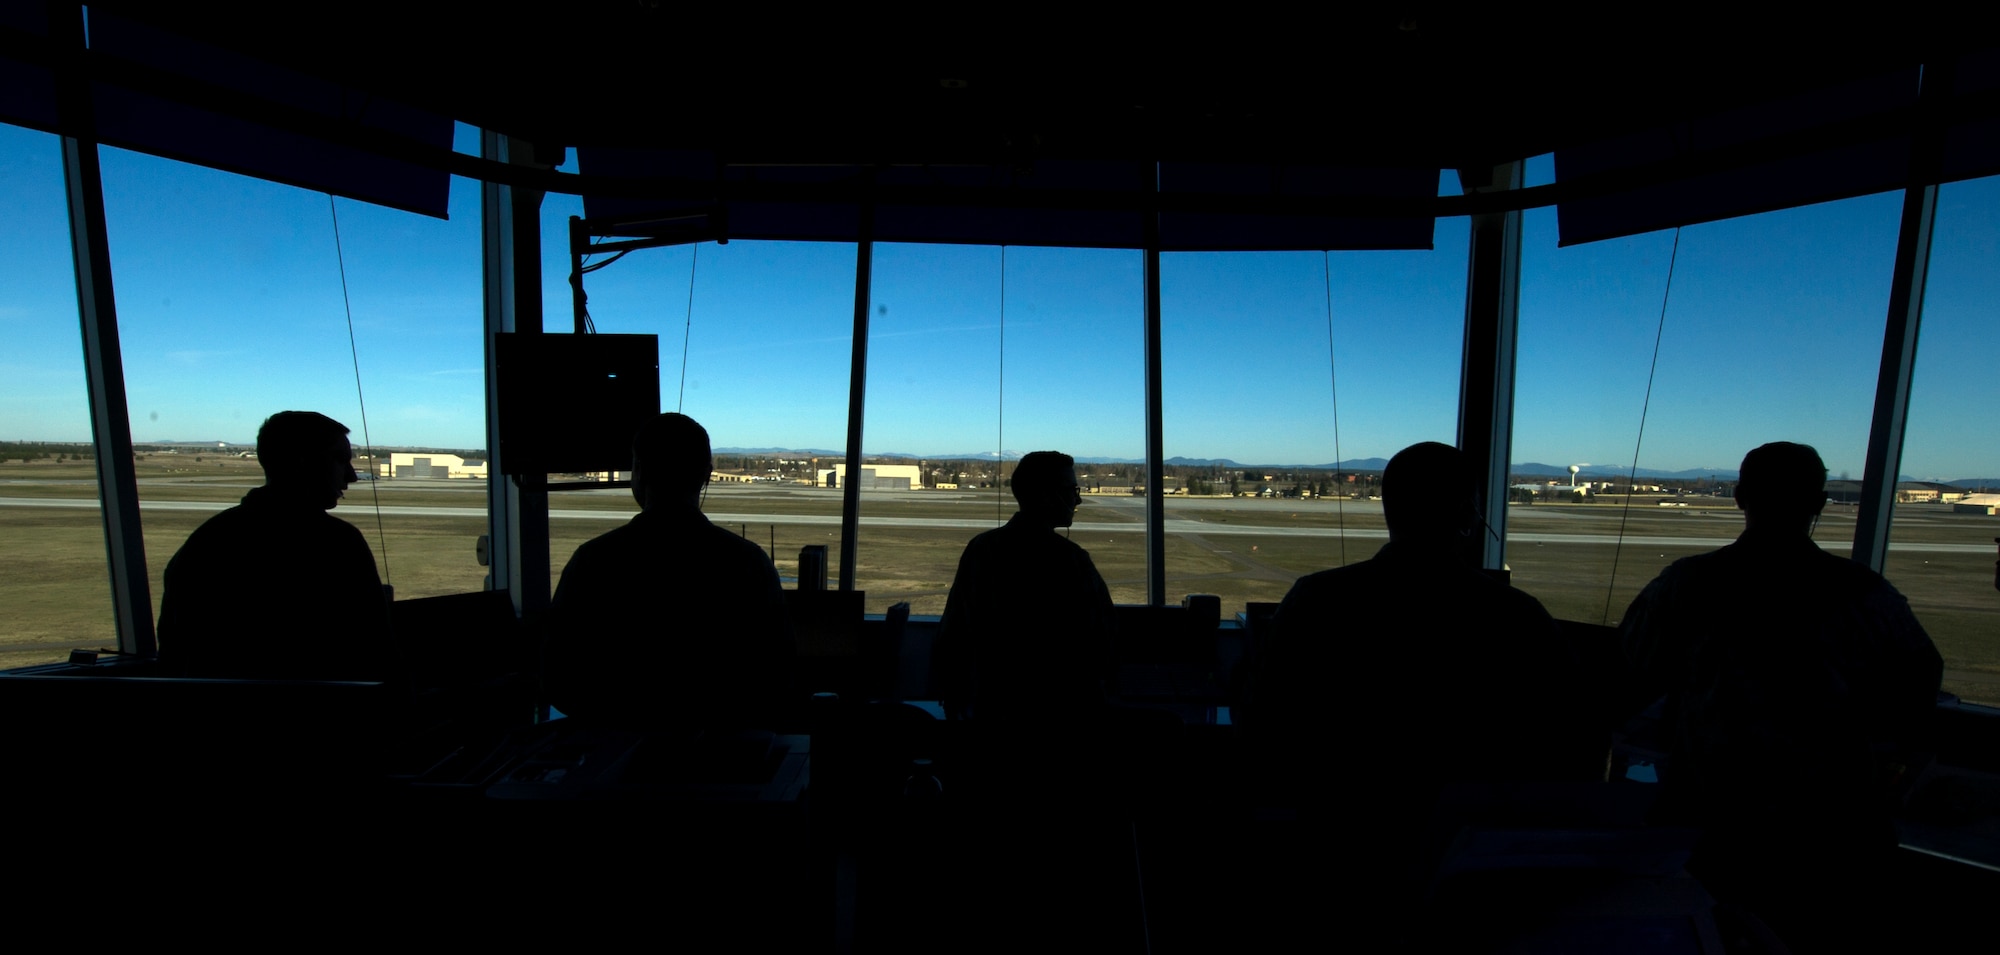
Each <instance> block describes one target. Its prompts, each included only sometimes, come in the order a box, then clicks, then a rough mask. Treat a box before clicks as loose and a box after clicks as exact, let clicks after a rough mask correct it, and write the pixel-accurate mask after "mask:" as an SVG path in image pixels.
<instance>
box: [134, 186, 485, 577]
mask: <svg viewBox="0 0 2000 955" xmlns="http://www.w3.org/2000/svg"><path fill="white" fill-rule="evenodd" d="M101 154H102V156H103V165H104V190H105V208H106V220H107V224H108V232H109V235H110V240H111V255H112V266H113V271H114V275H115V282H116V288H117V293H118V307H119V322H120V336H121V344H122V348H123V353H124V360H125V372H126V377H125V383H126V394H127V400H128V407H129V411H130V415H131V421H132V438H133V442H134V447H135V455H136V458H137V461H136V463H137V468H138V477H139V483H140V499H141V507H142V514H143V517H144V526H145V540H146V559H147V565H148V570H149V573H150V576H151V581H152V596H153V600H154V607H155V612H157V608H158V602H159V599H160V596H161V583H160V581H161V575H162V574H163V572H164V570H165V567H166V564H167V562H168V561H169V560H171V559H172V558H173V555H174V553H175V552H176V551H177V550H178V549H179V548H180V545H181V543H182V542H183V541H185V540H186V538H187V535H188V534H189V533H190V532H192V531H193V530H194V529H195V528H196V527H197V526H199V525H200V524H201V523H202V522H203V521H205V520H207V519H208V518H209V517H210V516H212V515H213V514H214V513H215V512H217V511H221V510H223V509H226V508H228V507H230V506H232V505H233V504H235V503H236V502H237V501H238V500H240V499H241V498H242V497H243V495H244V494H245V493H246V492H247V491H248V490H249V489H250V488H253V487H256V486H258V485H259V484H261V483H262V481H263V475H262V471H261V469H260V467H259V466H258V462H257V461H256V459H255V457H254V454H252V453H251V452H253V451H254V448H255V442H256V436H257V429H258V427H259V425H260V424H261V423H262V422H263V420H264V419H265V418H266V417H267V416H269V415H271V414H273V413H275V412H277V411H281V410H292V409H296V410H312V411H319V412H322V413H324V414H327V415H329V416H331V417H333V418H335V419H337V420H339V421H341V422H342V423H344V424H346V425H347V426H348V428H349V429H350V430H351V434H350V435H349V437H350V440H351V442H352V443H353V445H354V449H355V455H356V456H355V459H354V466H355V469H356V471H357V472H358V473H359V474H360V475H361V476H362V477H363V480H360V481H358V482H356V483H355V484H354V485H353V486H351V487H349V488H348V490H347V493H346V497H345V499H344V500H343V501H342V502H341V504H340V506H339V507H338V508H337V509H336V510H335V511H334V514H335V515H336V516H337V517H340V518H342V519H344V520H347V521H348V522H350V523H352V524H354V525H355V526H356V527H358V528H360V529H361V530H362V532H363V536H364V537H366V538H367V540H368V542H369V545H370V546H371V547H372V548H373V549H374V550H375V560H376V567H377V570H378V571H379V572H380V573H381V575H382V577H383V580H384V582H386V583H389V584H392V585H393V586H394V587H395V588H396V596H397V597H398V599H407V598H412V597H423V596H431V595H436V594H446V593H460V592H465V591H473V590H479V589H481V586H482V581H483V578H484V573H485V571H484V569H483V568H481V567H480V566H479V564H478V561H477V556H476V544H477V541H478V538H479V536H480V535H481V534H484V533H486V493H485V492H486V487H485V482H484V481H482V480H477V479H476V478H473V477H468V475H476V474H478V473H480V472H481V471H482V470H483V460H484V457H485V450H484V446H485V443H486V441H485V377H484V368H483V357H482V356H483V349H482V346H481V343H480V339H479V335H478V332H477V328H478V325H477V322H476V316H478V315H479V314H480V295H481V292H480V263H479V236H478V219H479V217H478V213H477V210H478V186H477V184H476V183H472V182H468V181H462V180H461V181H454V182H453V184H452V192H451V205H452V211H453V212H454V213H455V217H454V218H453V219H452V220H450V221H440V220H434V219H429V218H425V217H422V216H417V215H413V214H410V213H404V212H398V211H394V210H389V209H384V208H380V207H376V206H372V205H368V204H365V203H359V202H353V201H349V200H345V199H341V200H335V201H334V206H335V208H336V209H337V210H338V221H339V245H338V247H336V244H335V234H334V232H335V227H334V214H333V212H332V211H331V210H330V209H329V205H328V198H327V196H326V195H325V194H323V193H312V192H307V191H305V190H301V189H296V188H292V187H288V186H281V185H277V184H274V183H269V182H264V181H261V180H256V179H250V178H246V177H242V176H236V175H232V174H229V173H223V172H218V171H215V170H211V169H204V168H200V167H196V166H190V165H186V164H182V163H177V162H173V161H170V160H165V159H159V158H155V157H152V156H146V155H141V154H137V153H132V152H126V151H122V150H117V149H111V148H104V149H102V150H101ZM343 268H344V281H343ZM350 306H351V309H352V321H353V326H352V333H351V334H352V339H351V340H350V331H349V324H348V321H349V319H348V309H349V307H350ZM357 364H358V365H359V369H358V376H357V367H356V366H357ZM364 397H365V400H366V406H367V416H366V420H365V422H364V418H363V415H362V413H361V405H362V399H363V398H364ZM371 444H372V447H371ZM418 457H428V458H430V459H431V460H432V461H433V463H434V464H435V463H438V462H456V463H455V464H453V465H452V466H450V467H436V466H432V467H428V468H425V467H421V466H419V465H417V461H416V459H417V458H418ZM378 505H379V507H378Z"/></svg>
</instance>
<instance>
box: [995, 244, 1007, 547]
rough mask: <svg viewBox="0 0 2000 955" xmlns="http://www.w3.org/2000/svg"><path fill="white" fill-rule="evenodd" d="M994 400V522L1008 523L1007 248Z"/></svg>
mask: <svg viewBox="0 0 2000 955" xmlns="http://www.w3.org/2000/svg"><path fill="white" fill-rule="evenodd" d="M998 391H999V393H998V395H997V396H996V397H995V399H994V400H995V402H996V405H997V410H996V411H995V412H994V417H995V418H996V419H997V420H996V422H995V425H994V431H995V433H994V435H993V476H994V481H993V522H994V523H996V524H1000V523H1005V522H1006V520H1007V517H1006V513H1005V512H1006V510H1007V495H1006V494H1005V493H1004V491H1003V490H1002V488H1001V485H1002V484H1003V483H1005V482H1003V481H1002V480H1000V476H1001V471H1002V469H1004V468H1005V467H1006V466H1007V247H1006V246H1004V245H1003V246H1001V247H1000V385H999V389H998Z"/></svg>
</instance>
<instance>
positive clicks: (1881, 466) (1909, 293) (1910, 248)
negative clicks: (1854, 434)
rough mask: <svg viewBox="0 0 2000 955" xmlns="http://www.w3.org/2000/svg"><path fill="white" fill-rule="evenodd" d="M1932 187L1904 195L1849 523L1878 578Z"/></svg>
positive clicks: (1899, 457)
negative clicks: (1857, 499)
mask: <svg viewBox="0 0 2000 955" xmlns="http://www.w3.org/2000/svg"><path fill="white" fill-rule="evenodd" d="M1937 192H1938V187H1936V186H1919V187H1914V188H1910V189H1907V190H1904V192H1903V216H1902V224H1901V228H1900V229H1899V230H1898V232H1897V236H1896V265H1895V272H1894V274H1893V276H1892V277H1891V279H1890V284H1889V314H1888V318H1887V320H1886V321H1885V323H1884V327H1883V330H1882V365H1881V369H1880V371H1879V372H1878V374H1877V376H1876V383H1875V411H1874V416H1873V417H1872V419H1871V420H1870V422H1869V427H1868V457H1867V460H1866V461H1865V462H1864V463H1863V465H1862V473H1861V488H1862V497H1861V508H1860V513H1859V514H1858V515H1856V519H1855V522H1854V551H1853V555H1854V560H1855V561H1856V562H1858V563H1861V564H1864V565H1866V566H1867V567H1868V568H1869V569H1871V570H1874V571H1875V572H1876V573H1881V572H1882V568H1883V565H1884V563H1885V561H1886V560H1887V559H1888V554H1889V522H1890V519H1891V517H1893V515H1894V512H1895V508H1896V475H1897V472H1899V471H1901V470H1902V464H1903V433H1904V429H1905V427H1906V426H1907V425H1908V423H1909V415H1910V385H1911V381H1912V379H1913V378H1914V376H1915V373H1916V364H1917V330H1918V327H1919V326H1920V325H1921V324H1922V318H1923V311H1924V285H1925V282H1926V279H1927V278H1928V275H1929V272H1930V257H1931V233H1932V231H1933V228H1934V227H1935V225H1936V222H1937Z"/></svg>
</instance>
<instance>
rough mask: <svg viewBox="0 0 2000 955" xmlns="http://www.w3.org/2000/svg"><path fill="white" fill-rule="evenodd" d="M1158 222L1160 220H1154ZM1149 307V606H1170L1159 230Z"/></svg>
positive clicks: (1151, 249)
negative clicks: (1168, 593) (1162, 400)
mask: <svg viewBox="0 0 2000 955" xmlns="http://www.w3.org/2000/svg"><path fill="white" fill-rule="evenodd" d="M1154 221H1155V222H1157V219H1156V218H1155V219H1154ZM1145 256H1146V264H1145V269H1144V272H1145V283H1146V291H1145V304H1146V330H1145V335H1146V343H1145V347H1146V602H1147V603H1149V604H1152V605H1154V606H1160V605H1163V604H1165V603H1166V602H1167V515H1166V500H1167V499H1166V493H1165V488H1164V486H1163V485H1165V483H1166V460H1165V456H1166V454H1165V448H1166V440H1165V429H1164V427H1163V426H1162V420H1161V413H1160V408H1161V396H1160V395H1161V392H1160V386H1161V376H1160V243H1159V230H1158V228H1157V227H1155V228H1154V229H1152V230H1151V231H1150V233H1149V235H1148V236H1147V242H1146V249H1145Z"/></svg>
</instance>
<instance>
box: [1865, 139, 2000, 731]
mask: <svg viewBox="0 0 2000 955" xmlns="http://www.w3.org/2000/svg"><path fill="white" fill-rule="evenodd" d="M1936 221H1937V227H1936V232H1935V234H1934V235H1933V237H1932V241H1931V261H1930V279H1929V283H1928V284H1927V286H1926V289H1925V295H1924V312H1923V325H1922V329H1921V332H1920V337H1919V343H1918V346H1917V361H1916V371H1915V377H1914V379H1913V383H1912V391H1911V395H1910V415H1909V427H1908V431H1907V433H1906V436H1905V438H1904V443H1903V467H1902V475H1901V483H1899V485H1898V490H1897V493H1896V504H1895V510H1894V516H1895V520H1894V524H1893V527H1892V528H1891V531H1890V535H1889V557H1888V562H1887V566H1886V567H1885V568H1884V573H1886V574H1887V575H1888V577H1889V580H1890V582H1891V583H1893V584H1895V585H1896V588H1897V589H1898V590H1901V591H1902V592H1903V595H1904V596H1906V597H1908V598H1909V600H1910V606H1911V608H1912V609H1914V610H1915V611H1916V613H1917V619H1918V620H1920V621H1922V622H1923V625H1924V628H1925V629H1926V630H1928V631H1929V632H1930V635H1931V639H1932V640H1933V641H1935V642H1936V643H1937V646H1938V651H1939V652H1940V653H1942V654H1943V655H1944V659H1945V671H1946V672H1945V689H1946V690H1947V691H1949V692H1952V693H1956V694H1958V695H1959V696H1961V697H1964V698H1965V699H1968V700H1973V701H1977V702H1981V703H1989V704H2000V627H1996V624H2000V592H1996V591H1995V590H1994V577H1993V574H1994V564H1993V561H1994V556H1995V551H1994V548H1995V544H1994V538H1996V537H2000V516H1995V512H1996V510H2000V508H1997V507H1996V505H2000V442H1996V441H1995V440H1994V439H1993V429H1992V427H1991V423H1990V422H1989V421H1988V420H1986V416H1985V415H1984V414H1983V413H1982V411H1983V409H1985V408H1986V407H1987V406H1988V405H1990V403H1991V402H1990V400H1989V398H1990V396H1991V392H1992V389H1991V384H1990V383H1991V381H1992V367H1993V358H1992V350H1991V349H1990V348H1987V347H1985V345H1984V342H1985V340H1986V339H1987V338H1988V337H1990V336H1991V333H1992V329H1993V324H1994V322H1993V320H1994V318H1995V315H1996V308H2000V306H1996V304H1995V303H2000V177H1991V178H1986V179H1978V180H1973V181H1970V182H1956V183H1950V184H1948V185H1945V186H1943V187H1941V188H1940V189H1939V190H1938V211H1937V220H1936Z"/></svg>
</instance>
